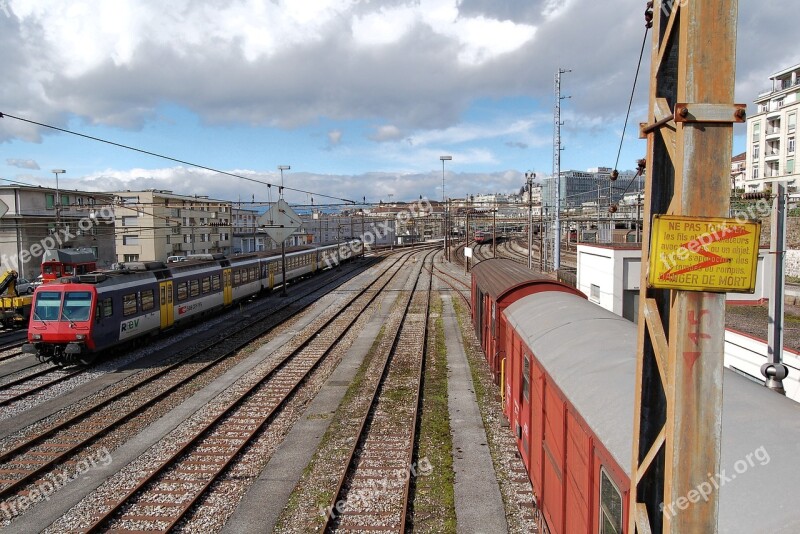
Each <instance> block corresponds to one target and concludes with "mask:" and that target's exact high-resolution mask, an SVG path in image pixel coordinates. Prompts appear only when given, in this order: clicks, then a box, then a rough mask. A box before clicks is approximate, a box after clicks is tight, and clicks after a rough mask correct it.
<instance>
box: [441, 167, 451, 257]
mask: <svg viewBox="0 0 800 534" xmlns="http://www.w3.org/2000/svg"><path fill="white" fill-rule="evenodd" d="M439 159H440V160H442V206H444V257H445V259H447V261H450V250H449V248H448V242H447V241H448V239H447V238H448V236H447V234H449V233H450V228H449V224H448V220H447V218H448V213H447V204H445V196H444V162H445V161H452V160H453V156H439Z"/></svg>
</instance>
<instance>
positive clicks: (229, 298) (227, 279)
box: [222, 269, 233, 306]
mask: <svg viewBox="0 0 800 534" xmlns="http://www.w3.org/2000/svg"><path fill="white" fill-rule="evenodd" d="M231 302H233V286H231V270H230V269H224V270H223V271H222V304H224V305H225V306H227V305H228V304H230V303H231Z"/></svg>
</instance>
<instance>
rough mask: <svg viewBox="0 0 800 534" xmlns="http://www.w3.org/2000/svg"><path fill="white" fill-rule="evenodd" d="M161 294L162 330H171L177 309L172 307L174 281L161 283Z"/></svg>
mask: <svg viewBox="0 0 800 534" xmlns="http://www.w3.org/2000/svg"><path fill="white" fill-rule="evenodd" d="M158 285H159V292H160V293H161V300H160V302H161V329H162V330H163V329H164V328H169V327H170V326H172V323H174V322H175V307H174V306H173V305H172V299H173V296H172V281H171V280H170V281H167V282H161V283H160V284H158Z"/></svg>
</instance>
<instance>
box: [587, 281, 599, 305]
mask: <svg viewBox="0 0 800 534" xmlns="http://www.w3.org/2000/svg"><path fill="white" fill-rule="evenodd" d="M589 299H590V300H593V301H595V302H600V286H598V285H596V284H592V285H591V287H590V288H589Z"/></svg>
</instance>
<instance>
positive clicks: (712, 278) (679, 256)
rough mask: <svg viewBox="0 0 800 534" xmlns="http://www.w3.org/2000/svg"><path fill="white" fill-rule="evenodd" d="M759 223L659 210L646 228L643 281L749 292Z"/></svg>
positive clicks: (752, 287)
mask: <svg viewBox="0 0 800 534" xmlns="http://www.w3.org/2000/svg"><path fill="white" fill-rule="evenodd" d="M760 235H761V223H760V222H752V221H745V222H741V221H738V220H736V219H723V218H711V217H680V216H675V215H658V216H656V217H655V218H654V219H653V225H652V228H651V232H650V272H649V275H648V285H649V286H650V287H655V288H662V289H683V290H686V291H714V292H720V293H721V292H727V291H735V292H739V293H752V292H753V291H755V285H756V282H755V280H756V266H757V263H758V243H759V237H760Z"/></svg>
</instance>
